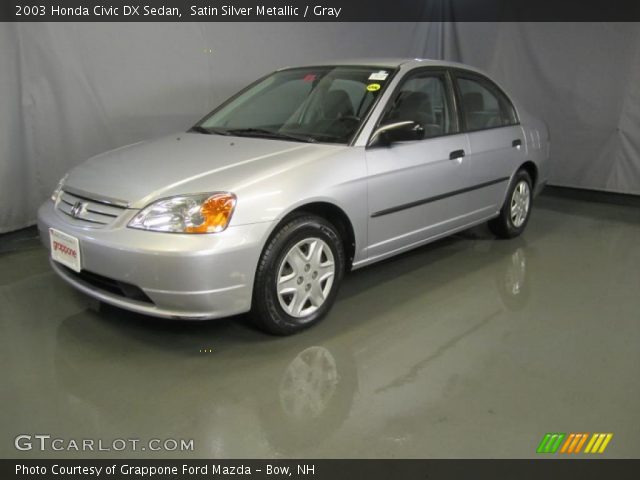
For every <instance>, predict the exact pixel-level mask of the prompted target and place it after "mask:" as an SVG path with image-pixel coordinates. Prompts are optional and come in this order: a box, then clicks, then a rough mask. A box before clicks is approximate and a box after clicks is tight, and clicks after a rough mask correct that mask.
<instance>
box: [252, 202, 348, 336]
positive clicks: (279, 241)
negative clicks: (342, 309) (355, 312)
mask: <svg viewBox="0 0 640 480" xmlns="http://www.w3.org/2000/svg"><path fill="white" fill-rule="evenodd" d="M307 238H319V239H321V240H323V241H324V242H325V243H326V245H327V246H328V247H329V249H330V250H331V253H332V254H333V261H334V265H335V271H334V276H333V283H332V285H331V287H330V291H329V293H328V294H327V295H326V298H325V300H324V302H323V303H322V304H321V305H320V306H319V307H318V308H317V310H315V311H314V312H313V313H310V314H309V315H307V316H304V317H301V318H300V317H295V316H292V315H290V314H289V313H287V312H286V311H285V310H284V308H282V306H281V304H280V300H279V298H278V293H277V291H276V282H277V276H278V270H279V268H280V265H281V264H282V262H283V260H284V258H285V256H286V255H287V253H288V252H289V251H290V250H291V249H292V248H293V247H294V246H295V245H296V244H297V243H298V242H301V241H303V240H305V239H307ZM345 263H346V262H345V253H344V247H343V244H342V240H341V238H340V235H339V233H338V230H337V229H336V227H335V226H334V225H332V224H331V223H330V222H328V221H327V220H325V219H324V218H322V217H319V216H316V215H311V214H301V215H299V216H296V217H293V218H291V219H290V220H289V221H288V222H287V223H285V224H284V225H282V226H281V227H279V229H278V230H277V231H276V232H275V233H274V235H272V237H271V238H270V239H269V241H268V242H267V245H266V246H265V248H264V250H263V252H262V255H261V257H260V261H259V262H258V268H257V271H256V278H255V282H254V287H253V299H252V308H251V314H250V317H251V318H252V320H253V322H254V324H255V325H256V326H257V327H258V328H260V329H261V330H264V331H266V332H268V333H271V334H274V335H291V334H294V333H297V332H299V331H302V330H304V329H306V328H309V327H310V326H312V325H314V324H315V323H317V322H319V321H320V320H321V319H322V317H324V316H325V315H326V313H327V312H328V311H329V310H330V308H331V306H332V305H333V302H334V301H335V299H336V294H337V292H338V288H339V287H340V283H341V281H342V277H343V276H344V270H345Z"/></svg>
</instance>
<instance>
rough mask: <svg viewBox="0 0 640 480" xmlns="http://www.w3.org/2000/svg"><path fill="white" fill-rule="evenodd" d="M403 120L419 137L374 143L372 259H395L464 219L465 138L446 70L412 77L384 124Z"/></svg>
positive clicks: (421, 72) (371, 160)
mask: <svg viewBox="0 0 640 480" xmlns="http://www.w3.org/2000/svg"><path fill="white" fill-rule="evenodd" d="M405 120H412V121H415V122H418V123H419V124H420V125H421V126H422V128H423V129H424V136H423V138H422V139H420V140H413V141H405V142H398V143H393V144H391V145H389V146H372V147H368V148H367V150H366V156H367V169H368V205H369V227H368V228H369V232H368V233H369V249H368V257H369V258H370V259H375V258H379V257H382V256H385V255H388V254H393V253H396V252H398V251H399V250H402V249H405V248H408V247H410V246H413V245H415V244H417V243H420V242H422V241H424V240H425V239H428V238H432V237H434V236H437V235H440V234H443V233H445V232H447V231H449V230H452V229H454V228H456V227H457V226H459V225H462V224H464V223H465V222H466V215H467V213H468V200H467V193H466V189H467V187H468V186H469V171H468V167H467V161H466V157H464V155H465V152H467V151H468V150H469V144H468V141H467V137H466V135H465V134H464V133H461V132H460V127H459V122H458V120H457V115H456V113H455V108H454V101H453V87H452V83H451V78H450V76H449V75H448V73H447V72H446V71H445V70H434V69H432V68H427V69H417V70H414V71H412V72H409V73H407V75H406V77H405V78H404V79H403V80H402V81H401V82H400V84H399V86H398V87H397V88H396V90H395V91H394V93H393V95H392V96H391V98H390V100H389V104H388V105H387V107H386V108H385V111H384V112H383V114H382V115H381V120H380V121H379V122H378V126H382V125H387V124H391V123H396V122H402V121H405Z"/></svg>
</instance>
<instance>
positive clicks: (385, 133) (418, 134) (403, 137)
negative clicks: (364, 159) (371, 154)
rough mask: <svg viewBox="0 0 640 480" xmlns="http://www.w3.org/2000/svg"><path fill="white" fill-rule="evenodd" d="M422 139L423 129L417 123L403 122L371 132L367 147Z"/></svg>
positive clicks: (390, 124)
mask: <svg viewBox="0 0 640 480" xmlns="http://www.w3.org/2000/svg"><path fill="white" fill-rule="evenodd" d="M423 137H424V129H423V128H422V126H421V125H420V124H419V123H418V122H414V121H413V120H405V121H403V122H396V123H388V124H387V125H382V126H381V127H379V128H378V129H377V130H376V131H375V132H373V135H372V136H371V141H370V142H369V145H375V144H378V145H391V144H392V143H394V142H407V141H411V140H420V139H421V138H423Z"/></svg>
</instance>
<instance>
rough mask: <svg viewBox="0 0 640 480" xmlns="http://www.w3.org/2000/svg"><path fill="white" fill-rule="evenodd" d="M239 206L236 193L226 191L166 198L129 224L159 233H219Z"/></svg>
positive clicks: (146, 209)
mask: <svg viewBox="0 0 640 480" xmlns="http://www.w3.org/2000/svg"><path fill="white" fill-rule="evenodd" d="M235 206H236V196H235V195H234V194H233V193H225V192H220V193H203V194H198V195H181V196H177V197H169V198H163V199H161V200H158V201H156V202H154V203H152V204H150V205H148V206H146V207H145V208H143V209H142V210H141V211H140V213H138V214H137V215H136V216H135V217H133V219H132V220H131V221H130V222H129V227H131V228H139V229H142V230H153V231H156V232H174V233H216V232H221V231H223V230H224V229H225V228H227V225H229V221H230V220H231V215H232V214H233V209H234V208H235Z"/></svg>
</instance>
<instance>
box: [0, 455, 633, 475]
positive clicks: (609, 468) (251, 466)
mask: <svg viewBox="0 0 640 480" xmlns="http://www.w3.org/2000/svg"><path fill="white" fill-rule="evenodd" d="M639 473H640V460H605V459H593V460H591V459H589V460H583V459H580V460H560V459H557V460H552V459H542V458H541V459H540V460H536V459H534V460H295V461H294V460H0V478H2V479H3V480H7V479H42V480H49V479H58V480H60V479H65V480H85V479H87V480H88V479H120V480H123V479H132V480H137V479H141V480H169V479H172V480H173V479H193V480H196V479H205V478H209V477H213V478H239V477H240V478H251V479H254V480H258V479H275V478H292V479H303V478H305V479H307V478H313V479H314V480H324V479H331V480H340V479H345V480H346V479H349V480H352V479H366V480H378V479H394V480H395V479H412V480H413V479H415V480H425V479H428V480H448V479H455V480H463V479H474V478H492V479H503V478H504V479H516V478H517V479H519V480H526V479H556V478H557V479H560V478H562V479H563V480H564V479H571V478H580V479H581V480H588V479H598V480H602V479H616V480H627V479H634V480H635V479H637V478H638V474H639Z"/></svg>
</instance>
